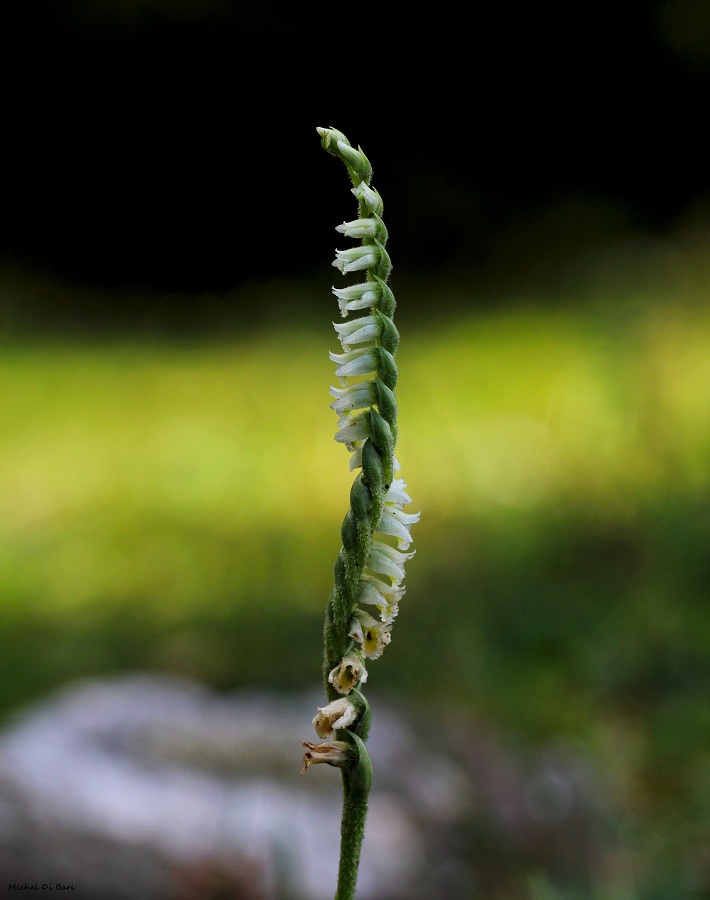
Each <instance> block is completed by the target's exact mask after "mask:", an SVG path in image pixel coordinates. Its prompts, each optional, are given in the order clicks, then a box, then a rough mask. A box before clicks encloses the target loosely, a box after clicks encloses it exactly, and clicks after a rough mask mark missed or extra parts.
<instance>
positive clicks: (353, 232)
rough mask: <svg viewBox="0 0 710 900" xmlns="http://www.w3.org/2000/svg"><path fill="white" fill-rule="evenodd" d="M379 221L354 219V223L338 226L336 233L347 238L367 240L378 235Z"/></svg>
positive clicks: (344, 223)
mask: <svg viewBox="0 0 710 900" xmlns="http://www.w3.org/2000/svg"><path fill="white" fill-rule="evenodd" d="M377 224H378V223H377V219H353V221H352V222H343V224H342V225H337V226H336V229H335V230H336V231H339V232H340V233H341V234H344V235H345V237H351V238H367V237H374V236H375V235H376V234H377Z"/></svg>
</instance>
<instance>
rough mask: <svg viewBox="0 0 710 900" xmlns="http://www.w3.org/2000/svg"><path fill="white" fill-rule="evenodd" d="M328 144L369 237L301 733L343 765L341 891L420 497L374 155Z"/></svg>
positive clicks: (335, 136)
mask: <svg viewBox="0 0 710 900" xmlns="http://www.w3.org/2000/svg"><path fill="white" fill-rule="evenodd" d="M318 133H319V134H320V136H321V143H322V145H323V148H324V149H325V150H326V151H327V152H328V153H330V154H332V155H333V156H336V157H338V158H339V159H340V160H342V161H343V162H344V163H345V166H346V168H347V170H348V173H349V175H350V178H351V180H352V183H353V188H352V193H353V194H354V195H355V197H356V198H357V201H358V217H357V218H356V219H354V220H353V221H351V222H344V223H343V224H342V225H339V226H338V227H337V231H339V232H341V233H342V234H343V235H344V236H345V237H349V238H355V239H358V240H360V242H361V243H360V245H359V246H355V247H349V248H347V249H345V250H336V258H335V261H334V262H333V265H334V266H335V267H336V268H337V269H339V271H340V272H342V273H343V274H345V275H347V274H350V273H363V272H364V273H365V280H364V281H361V282H359V283H357V284H351V285H348V286H346V287H342V288H333V293H334V294H335V296H336V298H337V300H338V305H339V307H340V313H341V315H342V317H343V318H344V319H345V318H347V317H348V316H349V315H350V313H356V314H357V315H356V317H355V318H353V319H351V320H350V321H347V322H343V323H342V324H335V325H334V328H335V331H336V333H337V335H338V337H339V339H340V343H341V345H342V350H343V352H342V353H331V354H330V358H331V360H332V361H333V362H334V363H335V364H336V366H337V368H336V370H335V374H336V376H337V377H338V379H339V384H340V386H339V387H331V389H330V393H331V395H332V397H333V398H334V399H333V402H332V403H331V404H330V406H331V408H332V409H333V410H334V411H335V412H336V413H337V414H338V417H339V418H338V431H337V433H336V435H335V440H336V441H338V442H340V443H342V444H345V446H346V448H347V450H348V451H349V453H350V469H351V471H353V470H356V469H360V470H361V471H360V472H359V473H358V474H357V476H356V477H355V480H354V482H353V485H352V488H351V489H350V508H349V509H348V512H347V514H346V516H345V519H344V521H343V525H342V528H341V537H342V549H341V550H340V553H339V554H338V558H337V560H336V563H335V569H334V582H335V583H334V587H333V591H332V593H331V595H330V598H329V600H328V604H327V606H326V616H325V627H324V658H323V676H324V682H325V688H326V693H327V697H328V700H329V701H330V702H329V703H328V705H327V706H325V707H322V708H321V709H319V710H318V714H317V715H316V717H315V719H314V720H313V725H314V727H315V730H316V733H317V734H318V736H319V737H320V738H322V739H328V738H331V737H333V735H334V733H335V738H336V740H330V741H327V742H326V743H321V744H311V743H304V746H305V747H306V754H305V758H304V770H305V769H306V768H308V766H310V765H312V764H314V763H327V764H329V765H332V766H337V767H339V768H340V769H341V770H342V774H343V819H342V829H341V854H340V871H339V876H338V892H337V894H336V900H350V898H352V897H354V895H355V886H356V882H357V867H358V861H359V855H360V847H361V844H362V837H363V834H364V827H365V818H366V815H367V795H368V793H369V788H370V783H371V780H372V767H371V764H370V759H369V756H368V754H367V750H366V748H365V741H366V740H367V735H368V731H369V725H370V710H369V706H368V704H367V701H366V699H365V697H364V695H363V694H362V691H361V689H360V688H361V686H362V685H363V684H364V682H365V681H366V680H367V669H366V665H365V661H366V660H368V661H369V660H374V659H377V658H378V657H379V656H381V655H382V653H383V651H384V649H385V647H386V646H387V645H388V644H389V642H390V637H391V631H392V624H393V622H394V619H395V617H396V615H397V612H398V608H399V601H400V600H401V598H402V596H403V594H404V587H403V585H402V582H403V580H404V564H405V563H406V561H407V560H408V559H410V558H411V557H412V556H413V555H414V553H413V552H407V551H408V550H409V547H410V545H411V543H412V538H411V535H410V531H409V529H410V526H411V525H412V524H413V523H414V522H416V521H417V520H418V519H419V515H418V514H407V513H405V512H404V511H403V509H404V507H405V506H406V505H407V504H408V503H410V502H411V499H410V497H409V496H408V495H407V493H406V492H405V489H406V484H405V483H404V481H403V479H402V478H401V477H399V471H400V466H399V463H398V462H397V459H396V458H395V455H394V451H395V444H396V441H397V402H396V399H395V389H396V386H397V366H396V364H395V360H394V356H395V353H396V351H397V346H398V344H399V334H398V332H397V329H396V328H395V325H394V323H393V321H392V317H393V315H394V310H395V305H396V304H395V299H394V296H393V294H392V291H391V290H390V288H389V287H388V285H387V279H388V277H389V274H390V270H391V268H392V264H391V261H390V258H389V255H388V253H387V251H386V250H385V243H386V241H387V229H386V227H385V224H384V222H383V221H382V209H383V205H382V198H381V197H380V195H379V194H378V192H377V191H376V190H375V189H374V188H373V187H372V186H371V184H370V182H371V179H372V166H371V165H370V163H369V161H368V159H367V157H366V156H365V154H364V153H363V152H362V150H360V148H357V149H355V148H354V147H352V146H351V144H350V142H349V141H348V139H347V138H346V137H345V135H344V134H343V133H342V132H340V131H336V130H335V129H334V128H318Z"/></svg>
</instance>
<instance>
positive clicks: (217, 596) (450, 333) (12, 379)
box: [0, 298, 710, 896]
mask: <svg viewBox="0 0 710 900" xmlns="http://www.w3.org/2000/svg"><path fill="white" fill-rule="evenodd" d="M695 300H696V302H673V300H672V298H671V299H668V300H667V301H666V302H659V301H658V300H656V301H655V302H653V303H646V304H638V303H629V304H623V303H621V304H616V305H614V304H611V303H606V304H587V305H584V304H578V305H576V306H573V307H569V308H560V307H558V308H556V309H549V308H547V309H541V308H539V307H537V306H536V305H535V304H532V303H531V304H528V305H525V304H520V305H518V306H511V307H508V308H503V309H500V310H498V311H496V312H488V313H475V312H471V313H469V314H467V315H464V316H460V317H459V318H457V319H456V321H455V322H453V321H446V320H445V319H443V318H442V319H441V320H440V321H438V322H437V321H434V323H433V324H432V323H429V322H427V323H422V324H421V326H419V325H418V324H417V322H416V321H414V320H405V326H404V327H403V330H404V334H403V342H402V347H401V350H400V353H399V355H398V362H399V365H400V370H401V382H400V388H399V391H398V396H399V402H400V444H399V448H398V456H399V459H400V461H401V462H402V465H403V474H404V476H405V478H406V480H407V482H408V483H409V485H410V491H411V494H412V496H413V497H414V503H413V506H412V510H413V509H420V510H421V511H422V520H421V523H420V524H419V525H417V526H416V528H415V532H414V535H415V546H416V548H417V551H418V552H417V555H416V556H415V558H414V559H413V560H412V561H411V562H410V564H409V566H408V581H409V583H410V587H409V589H408V593H407V596H406V598H405V600H404V603H403V606H402V613H401V615H400V619H399V620H398V622H397V625H396V628H395V631H394V640H393V645H392V647H391V648H390V649H389V650H388V652H387V653H386V654H385V655H384V657H383V658H382V660H380V661H378V662H377V663H376V664H374V665H373V666H372V667H371V682H372V684H373V687H376V688H377V689H378V690H387V691H391V692H392V693H400V694H401V695H402V696H404V697H407V698H409V699H411V698H413V697H418V698H420V699H421V700H423V701H425V702H427V703H428V704H429V705H430V706H431V707H432V708H434V709H439V710H441V714H442V719H443V717H444V716H446V715H448V714H455V713H456V710H457V709H460V708H462V707H463V708H465V709H467V710H468V712H469V713H470V714H472V715H474V716H479V717H481V719H483V720H487V721H493V722H496V723H497V724H499V725H501V726H503V727H505V728H508V729H510V730H511V731H512V732H513V733H515V734H518V735H521V736H524V737H529V738H531V739H533V740H537V739H543V740H544V739H549V738H550V737H555V736H556V737H559V736H560V735H564V736H567V737H571V738H574V739H575V740H583V741H585V742H586V743H587V745H588V746H589V747H590V748H592V751H593V752H594V753H595V754H597V755H598V757H599V758H600V759H602V760H603V766H604V768H605V772H606V774H607V776H608V777H609V778H610V779H611V780H612V782H613V783H614V784H616V785H618V787H619V796H620V797H623V798H624V800H623V804H626V805H623V806H620V809H619V815H620V817H621V819H623V820H626V819H627V818H629V817H630V818H631V820H633V821H636V820H635V819H634V816H637V815H638V816H641V815H650V817H651V819H652V820H653V821H654V822H655V823H656V824H655V825H654V829H655V831H654V835H655V837H654V843H653V847H654V850H653V854H654V858H656V857H657V858H658V860H659V861H658V862H657V867H658V868H659V870H663V869H664V866H665V867H666V868H668V867H669V866H670V865H671V864H670V863H667V861H666V860H667V857H671V856H672V857H673V859H674V863H673V865H676V864H677V865H680V863H678V859H679V858H680V856H683V853H680V856H679V855H678V853H677V852H676V851H677V845H680V846H685V847H686V849H687V848H688V847H691V848H695V847H697V846H700V845H702V844H703V842H705V844H706V845H707V844H708V843H709V842H710V833H708V826H707V822H708V821H710V792H709V791H708V790H707V784H708V778H707V776H708V773H710V754H709V753H708V747H709V746H710V715H709V714H708V705H707V696H708V690H709V689H710V604H708V602H707V601H708V588H709V586H710V550H709V548H710V504H709V503H708V487H709V484H708V482H709V481H710V465H709V464H708V463H709V462H710V310H708V309H707V308H706V306H705V305H704V304H703V302H702V298H700V302H697V298H695ZM334 347H335V339H334V337H332V336H331V334H330V333H329V331H328V328H327V327H324V328H323V329H322V333H320V332H318V333H317V332H316V331H314V330H313V329H305V328H302V329H300V330H299V329H298V328H290V327H289V328H286V327H283V328H281V329H271V330H262V331H258V332H255V333H252V334H250V335H249V336H248V337H244V338H242V339H239V338H238V337H231V338H225V339H223V340H221V341H218V340H211V341H202V342H200V341H197V342H192V343H184V342H183V343H179V342H173V343H171V342H168V341H157V340H156V341H147V340H143V341H139V340H128V339H114V340H104V341H101V342H94V343H92V342H88V341H84V342H81V341H76V342H74V343H67V342H65V343H61V342H58V341H54V342H52V341H34V342H33V341H25V342H18V341H14V342H13V341H10V340H6V341H5V343H4V345H3V346H2V352H1V353H0V383H1V384H2V393H1V395H0V610H1V613H2V620H3V627H2V632H1V634H0V650H1V651H2V659H3V663H2V668H3V678H2V680H1V682H0V708H1V709H2V710H3V711H5V712H6V713H7V712H8V711H10V710H13V709H14V708H16V707H17V706H18V705H20V704H22V703H24V702H26V701H28V700H30V699H32V698H34V697H36V696H38V695H39V694H41V692H42V691H45V690H47V689H48V688H50V687H52V686H54V685H56V684H58V683H60V682H62V681H64V680H67V679H70V678H74V677H80V676H82V675H87V674H93V673H97V672H109V671H116V670H121V669H126V668H148V669H159V670H167V671H173V672H178V673H182V674H187V675H190V676H193V677H198V678H201V679H204V680H205V681H207V682H209V683H212V684H214V685H215V686H217V687H224V688H228V687H233V686H236V685H240V684H264V685H269V686H273V687H278V688H281V689H291V688H297V687H302V686H306V685H308V686H312V685H314V684H315V683H316V682H317V680H318V678H319V660H320V653H321V640H320V629H321V619H322V610H323V606H324V603H325V600H326V598H327V595H328V593H329V590H330V585H331V570H332V564H333V561H334V559H335V556H336V554H337V551H338V549H339V526H340V522H341V520H342V516H343V514H344V512H345V509H346V506H347V497H348V489H349V485H350V482H351V480H352V476H351V475H350V473H348V470H347V454H346V452H345V451H344V450H343V448H342V447H340V446H338V445H336V444H335V443H334V441H333V434H334V431H335V421H336V420H335V415H334V414H333V413H332V412H331V411H330V410H329V409H328V403H329V402H330V398H329V397H328V391H327V389H328V385H329V384H330V383H332V381H333V376H332V368H333V366H332V364H331V363H330V361H329V359H328V355H327V350H328V349H329V348H330V349H334ZM619 802H620V803H622V801H619ZM629 804H630V805H629ZM633 827H636V825H634V826H633ZM706 839H707V840H706ZM688 852H690V851H688ZM686 855H687V854H686ZM654 864H655V863H654ZM679 896H680V895H679Z"/></svg>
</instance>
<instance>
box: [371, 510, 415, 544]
mask: <svg viewBox="0 0 710 900" xmlns="http://www.w3.org/2000/svg"><path fill="white" fill-rule="evenodd" d="M418 521H419V513H412V514H408V513H404V512H402V510H401V509H397V508H396V507H395V506H392V505H391V504H389V503H385V507H384V509H383V510H382V515H381V516H380V522H379V525H378V526H377V530H378V531H379V532H381V533H382V534H389V535H390V536H391V537H396V538H397V546H398V547H399V549H400V550H408V549H409V545H410V544H411V543H412V536H411V534H410V533H409V527H408V526H410V525H413V524H414V523H415V522H418Z"/></svg>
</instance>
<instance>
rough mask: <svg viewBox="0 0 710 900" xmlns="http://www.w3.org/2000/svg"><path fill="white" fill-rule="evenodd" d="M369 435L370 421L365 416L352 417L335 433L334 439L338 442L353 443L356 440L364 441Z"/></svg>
mask: <svg viewBox="0 0 710 900" xmlns="http://www.w3.org/2000/svg"><path fill="white" fill-rule="evenodd" d="M369 437H370V423H369V422H368V421H367V419H366V418H365V416H361V417H360V418H357V419H353V420H352V421H350V422H348V424H346V425H344V426H343V427H342V428H341V429H340V430H339V431H337V432H336V433H335V440H336V441H337V442H338V443H339V444H354V443H355V442H356V441H365V440H366V439H367V438H369Z"/></svg>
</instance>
